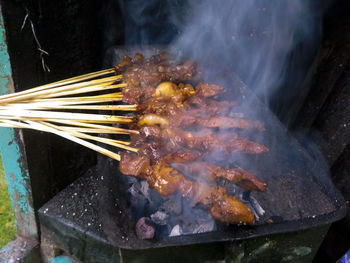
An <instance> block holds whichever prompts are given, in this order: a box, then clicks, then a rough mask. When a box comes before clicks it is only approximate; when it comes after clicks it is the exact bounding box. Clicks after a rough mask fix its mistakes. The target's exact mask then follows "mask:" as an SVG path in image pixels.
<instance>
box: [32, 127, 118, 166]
mask: <svg viewBox="0 0 350 263" xmlns="http://www.w3.org/2000/svg"><path fill="white" fill-rule="evenodd" d="M27 123H28V124H30V125H31V126H32V127H33V128H34V129H37V130H44V131H47V132H50V133H54V134H56V135H58V136H61V137H64V138H66V139H68V140H71V141H73V142H76V143H78V144H81V145H83V146H85V147H87V148H90V149H92V150H94V151H97V152H99V153H102V154H104V155H107V156H108V157H111V158H113V159H115V160H117V161H120V155H119V154H116V153H114V152H112V151H109V150H107V149H104V148H103V147H101V146H98V145H96V144H93V143H91V142H88V141H85V140H83V139H81V138H77V137H74V136H73V135H71V134H69V133H67V132H65V131H60V130H57V129H54V128H52V127H49V126H47V125H45V124H43V123H38V122H33V121H27Z"/></svg>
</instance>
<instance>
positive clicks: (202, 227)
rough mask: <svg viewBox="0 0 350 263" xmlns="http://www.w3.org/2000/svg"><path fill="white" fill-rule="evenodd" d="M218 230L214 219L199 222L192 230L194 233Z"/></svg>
mask: <svg viewBox="0 0 350 263" xmlns="http://www.w3.org/2000/svg"><path fill="white" fill-rule="evenodd" d="M214 230H216V224H215V221H214V220H209V221H207V222H204V223H201V224H199V225H198V226H197V227H196V228H195V229H194V230H193V232H192V234H199V233H205V232H210V231H214Z"/></svg>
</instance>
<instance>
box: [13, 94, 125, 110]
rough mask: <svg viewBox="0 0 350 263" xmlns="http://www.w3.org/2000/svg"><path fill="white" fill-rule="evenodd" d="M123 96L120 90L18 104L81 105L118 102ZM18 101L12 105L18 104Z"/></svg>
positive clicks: (47, 105)
mask: <svg viewBox="0 0 350 263" xmlns="http://www.w3.org/2000/svg"><path fill="white" fill-rule="evenodd" d="M122 98H123V96H122V95H121V93H120V92H116V93H109V94H104V95H95V96H86V97H72V98H55V99H35V100H33V101H23V102H22V103H17V104H21V105H22V104H26V105H29V104H31V105H38V106H46V107H50V105H80V104H92V103H102V102H117V101H121V100H122ZM17 104H16V103H14V104H11V105H17Z"/></svg>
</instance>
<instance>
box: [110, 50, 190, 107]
mask: <svg viewBox="0 0 350 263" xmlns="http://www.w3.org/2000/svg"><path fill="white" fill-rule="evenodd" d="M115 68H116V71H117V73H119V74H123V80H124V82H125V83H127V84H128V86H127V87H125V88H123V90H122V93H123V101H124V102H126V103H131V104H137V103H144V102H146V101H147V100H149V99H150V98H151V97H152V94H153V93H154V92H155V86H156V85H158V84H159V83H161V82H163V81H171V82H175V83H180V82H184V81H188V80H191V79H192V78H193V77H194V75H195V74H196V64H195V63H194V62H193V61H190V60H188V61H185V62H183V63H177V62H175V61H171V60H169V59H168V55H166V54H160V55H157V56H153V57H151V58H150V59H148V60H145V59H143V58H142V59H141V58H140V59H139V58H138V57H136V56H135V58H134V60H133V61H131V59H130V58H127V57H125V58H124V60H123V61H122V62H121V63H119V64H118V65H116V67H115Z"/></svg>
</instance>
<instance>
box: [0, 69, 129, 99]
mask: <svg viewBox="0 0 350 263" xmlns="http://www.w3.org/2000/svg"><path fill="white" fill-rule="evenodd" d="M120 78H121V76H120V75H118V76H112V77H107V78H103V79H96V80H90V81H86V82H81V83H75V84H72V85H66V86H60V87H57V88H52V89H44V90H40V91H38V92H30V93H27V94H18V93H16V96H13V97H10V98H3V97H0V104H4V103H13V102H18V101H21V100H22V101H23V100H28V99H32V98H43V97H44V98H45V96H48V95H52V94H55V93H58V92H63V91H69V90H71V91H72V90H75V89H79V88H84V87H94V90H95V91H96V90H98V88H99V87H102V86H106V85H111V84H113V83H114V82H115V81H117V80H119V79H120ZM123 85H125V84H123Z"/></svg>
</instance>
